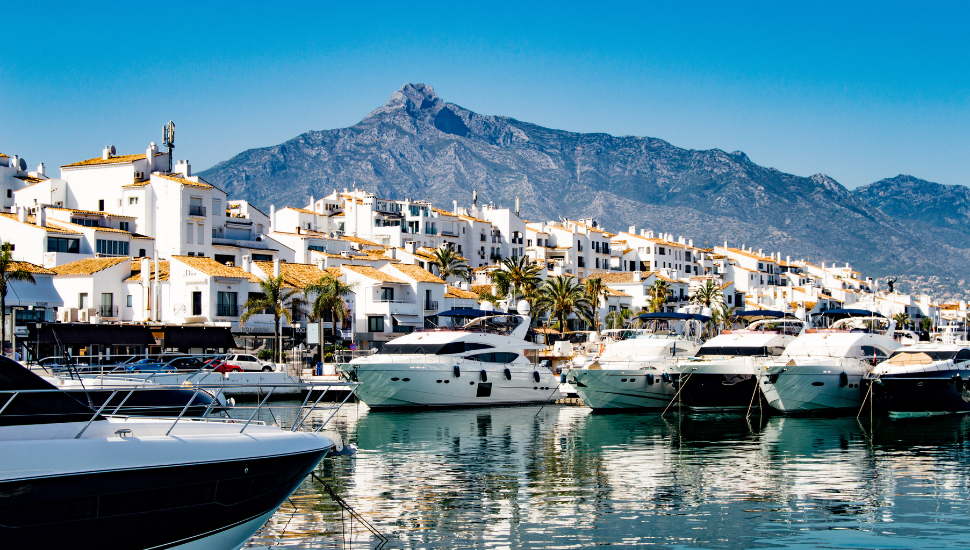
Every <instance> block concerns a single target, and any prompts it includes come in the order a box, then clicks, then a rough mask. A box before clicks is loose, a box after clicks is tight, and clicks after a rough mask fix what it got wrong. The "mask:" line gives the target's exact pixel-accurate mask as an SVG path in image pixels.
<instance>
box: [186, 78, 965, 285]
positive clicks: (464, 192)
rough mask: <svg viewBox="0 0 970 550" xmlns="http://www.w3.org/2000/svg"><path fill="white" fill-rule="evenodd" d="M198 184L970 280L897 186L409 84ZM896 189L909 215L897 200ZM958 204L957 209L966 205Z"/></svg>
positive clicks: (961, 254) (273, 197)
mask: <svg viewBox="0 0 970 550" xmlns="http://www.w3.org/2000/svg"><path fill="white" fill-rule="evenodd" d="M201 175H202V177H204V178H205V179H206V180H208V181H210V182H213V183H215V184H217V185H220V186H221V187H223V188H224V189H225V190H226V191H227V192H228V193H229V194H230V196H232V197H239V198H245V199H247V200H250V201H251V202H253V203H255V204H257V205H261V206H268V205H269V204H271V203H272V204H276V205H300V206H302V205H304V204H306V202H307V200H308V197H309V196H311V195H313V196H317V197H320V196H323V195H326V194H329V193H331V192H332V191H333V190H334V189H342V188H345V187H352V186H353V185H356V186H358V187H363V188H365V189H367V190H368V191H373V192H374V193H376V194H377V195H379V196H384V197H388V198H405V197H410V198H415V199H430V200H432V201H434V202H435V203H436V204H438V205H440V206H442V207H445V208H449V207H450V205H451V202H452V200H457V201H458V202H459V204H461V205H468V204H469V203H470V202H471V196H472V191H473V190H474V189H477V190H478V191H479V197H480V200H484V201H485V202H493V203H495V204H496V205H507V206H508V205H511V204H512V203H513V201H514V199H515V197H519V198H520V199H521V204H522V208H521V213H522V215H523V216H524V217H525V218H526V219H530V220H537V219H548V220H554V219H558V218H559V217H560V216H568V217H573V218H575V217H587V216H592V217H596V218H598V219H599V220H600V221H601V222H602V223H603V225H605V226H606V227H607V228H608V229H610V230H614V231H616V230H620V229H623V230H625V229H626V228H627V227H628V226H630V225H636V226H638V227H646V228H649V229H654V230H657V231H665V232H669V233H673V234H674V235H685V236H689V237H691V238H693V239H694V243H695V245H701V246H704V245H705V243H706V244H707V245H708V246H713V245H714V244H715V243H722V242H724V241H725V240H727V241H730V243H732V246H738V245H741V244H745V245H748V246H753V247H754V248H756V249H757V248H763V249H765V250H766V251H775V252H781V253H782V255H783V256H785V255H790V256H792V257H793V258H806V259H810V260H811V261H814V262H823V261H824V262H833V261H847V262H851V263H852V264H853V266H855V267H856V268H857V269H858V270H859V271H862V272H864V273H866V274H867V275H873V276H877V277H882V276H889V275H893V276H900V277H901V281H908V282H909V283H910V284H911V290H921V289H922V290H932V291H934V292H935V293H940V292H941V291H944V292H943V294H949V293H955V292H959V291H962V290H963V289H964V288H965V287H966V284H967V281H965V280H964V279H963V277H962V273H963V272H965V271H966V269H967V267H968V266H970V249H967V248H966V245H965V244H964V241H963V240H961V239H955V238H951V236H952V235H956V233H954V232H955V231H957V230H956V229H955V228H952V227H949V226H950V225H959V223H956V224H950V223H949V222H948V221H944V222H940V221H939V220H938V219H936V217H935V216H934V214H933V213H929V214H926V213H922V212H921V209H922V208H923V206H921V205H927V206H926V208H929V207H931V206H932V207H933V208H936V207H937V206H938V207H939V212H940V213H942V212H943V211H944V206H945V205H946V204H947V203H946V201H945V200H944V201H943V202H938V201H936V199H934V198H932V194H933V193H934V192H936V191H937V189H936V188H933V187H932V186H936V185H937V184H931V183H929V182H923V181H922V180H916V179H915V178H909V177H907V176H900V177H897V178H893V179H892V180H883V181H881V182H877V183H874V184H872V185H869V186H866V187H865V188H861V189H859V190H857V191H856V192H851V191H849V190H847V189H846V188H845V187H844V186H842V185H841V184H839V183H838V182H836V181H835V180H833V179H831V178H829V177H827V176H825V175H823V174H818V175H815V176H811V177H799V176H794V175H791V174H786V173H783V172H780V171H778V170H776V169H774V168H766V167H763V166H759V165H757V164H755V163H754V162H752V161H751V160H750V159H749V158H748V157H747V156H746V155H745V154H744V153H742V152H740V151H736V152H734V153H726V152H724V151H721V150H718V149H712V150H707V151H698V150H690V149H681V148H679V147H675V146H673V145H671V144H670V143H667V142H666V141H663V140H660V139H656V138H650V137H634V136H611V135H607V134H581V133H574V132H567V131H563V130H554V129H549V128H543V127H541V126H537V125H535V124H530V123H527V122H522V121H519V120H515V119H512V118H508V117H502V116H491V115H480V114H477V113H475V112H472V111H470V110H468V109H465V108H462V107H460V106H458V105H455V104H452V103H447V102H444V101H442V100H441V99H440V98H438V96H437V95H436V94H435V92H434V90H433V89H432V88H431V87H430V86H427V85H424V84H406V85H405V86H404V87H402V88H401V89H400V90H399V91H397V92H394V93H393V94H392V95H391V98H390V99H389V100H388V102H387V103H386V104H385V105H384V106H382V107H380V108H378V109H376V110H374V111H373V112H371V113H370V114H369V115H367V117H365V118H364V119H363V120H362V121H361V122H359V123H358V124H356V125H354V126H351V127H349V128H341V129H336V130H324V131H312V132H307V133H305V134H302V135H300V136H297V137H296V138H294V139H292V140H290V141H287V142H286V143H282V144H280V145H276V146H273V147H265V148H260V149H251V150H249V151H245V152H243V153H240V154H239V155H237V156H236V157H234V158H232V159H230V160H228V161H225V162H222V163H220V164H218V165H216V166H214V167H212V168H210V169H209V170H206V171H205V172H203V173H201ZM939 187H946V189H949V187H955V186H939ZM900 189H902V190H906V192H908V193H911V194H912V197H910V200H908V201H907V200H905V199H904V200H903V201H900V200H899V199H898V197H897V194H898V192H899V191H898V190H900ZM960 189H964V190H965V188H960ZM951 191H952V193H954V196H956V195H957V194H958V193H957V191H958V190H951ZM965 191H966V190H965ZM917 197H919V198H917ZM962 200H963V201H964V202H963V203H962V204H967V203H968V202H967V195H966V193H964V195H963V199H962ZM949 205H950V206H951V207H952V205H953V202H952V200H951V201H950V202H949ZM962 212H967V210H966V209H964V210H963V211H962ZM920 216H922V217H920ZM961 216H962V217H960V218H954V219H960V220H965V219H966V214H965V213H964V214H961ZM924 218H925V219H924ZM930 219H931V220H933V221H932V222H929V221H927V220H930ZM916 222H919V223H916ZM940 223H943V224H944V226H939V224H940ZM964 230H965V228H964ZM903 288H905V286H904V287H903Z"/></svg>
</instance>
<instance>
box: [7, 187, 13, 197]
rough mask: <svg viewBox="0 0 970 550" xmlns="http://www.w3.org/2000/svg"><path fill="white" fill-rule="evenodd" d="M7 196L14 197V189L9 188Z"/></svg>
mask: <svg viewBox="0 0 970 550" xmlns="http://www.w3.org/2000/svg"><path fill="white" fill-rule="evenodd" d="M7 198H8V199H10V198H13V190H12V189H7Z"/></svg>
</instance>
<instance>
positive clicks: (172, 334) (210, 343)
mask: <svg viewBox="0 0 970 550" xmlns="http://www.w3.org/2000/svg"><path fill="white" fill-rule="evenodd" d="M165 347H167V348H179V349H183V348H234V347H236V341H235V340H234V339H233V337H232V332H231V331H230V330H229V327H165Z"/></svg>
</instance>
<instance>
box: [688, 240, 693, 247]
mask: <svg viewBox="0 0 970 550" xmlns="http://www.w3.org/2000/svg"><path fill="white" fill-rule="evenodd" d="M687 246H689V247H691V248H694V239H687Z"/></svg>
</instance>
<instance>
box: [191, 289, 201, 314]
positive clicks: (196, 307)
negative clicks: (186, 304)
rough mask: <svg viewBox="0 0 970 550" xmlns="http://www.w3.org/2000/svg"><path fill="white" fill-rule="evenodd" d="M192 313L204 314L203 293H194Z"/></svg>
mask: <svg viewBox="0 0 970 550" xmlns="http://www.w3.org/2000/svg"><path fill="white" fill-rule="evenodd" d="M192 315H202V293H201V292H193V293H192Z"/></svg>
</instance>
